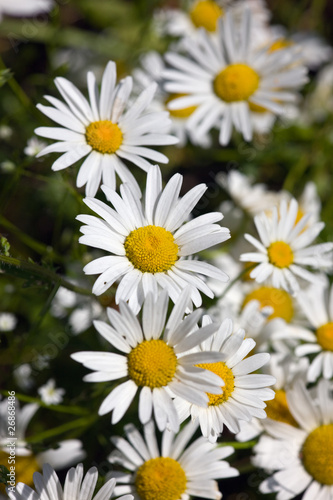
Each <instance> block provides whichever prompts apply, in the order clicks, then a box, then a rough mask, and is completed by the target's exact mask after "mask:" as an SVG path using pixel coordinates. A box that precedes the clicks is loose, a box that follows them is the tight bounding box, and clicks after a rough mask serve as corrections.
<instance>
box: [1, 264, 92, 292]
mask: <svg viewBox="0 0 333 500" xmlns="http://www.w3.org/2000/svg"><path fill="white" fill-rule="evenodd" d="M0 269H2V270H3V271H4V272H6V271H8V270H11V271H18V272H20V271H21V272H22V274H23V275H24V276H23V277H25V278H26V277H30V278H39V279H41V280H43V281H46V282H48V283H54V284H59V286H63V287H64V288H67V289H68V290H72V291H73V292H75V293H79V294H81V295H90V296H93V294H92V292H91V291H90V290H87V289H86V288H81V287H79V286H76V285H73V283H70V282H69V281H66V280H65V279H63V278H62V277H61V276H59V274H57V273H55V272H54V271H52V270H51V269H46V268H45V267H43V266H40V265H39V264H35V263H34V262H28V261H25V260H20V259H16V258H14V257H6V256H5V255H0ZM27 275H28V276H27Z"/></svg>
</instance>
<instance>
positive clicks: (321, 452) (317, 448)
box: [301, 424, 333, 485]
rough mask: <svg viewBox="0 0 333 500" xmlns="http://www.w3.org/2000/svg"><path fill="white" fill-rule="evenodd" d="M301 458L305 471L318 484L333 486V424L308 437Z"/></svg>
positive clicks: (320, 428)
mask: <svg viewBox="0 0 333 500" xmlns="http://www.w3.org/2000/svg"><path fill="white" fill-rule="evenodd" d="M301 458H302V461H303V465H304V468H305V470H306V471H307V472H308V473H309V474H310V476H312V477H313V478H314V479H315V480H316V481H317V482H318V483H320V484H326V485H333V424H329V425H322V426H320V427H317V429H315V430H314V431H312V432H311V433H310V434H309V435H308V437H307V438H306V440H305V442H304V444H303V448H302V452H301Z"/></svg>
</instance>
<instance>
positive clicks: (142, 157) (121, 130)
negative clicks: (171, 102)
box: [35, 61, 178, 196]
mask: <svg viewBox="0 0 333 500" xmlns="http://www.w3.org/2000/svg"><path fill="white" fill-rule="evenodd" d="M116 79H117V73H116V65H115V63H114V62H113V61H110V62H109V63H108V65H107V67H106V69H105V72H104V75H103V78H102V85H101V93H100V96H99V92H98V88H97V85H96V78H95V76H94V74H93V73H91V72H89V73H88V75H87V85H88V92H89V102H88V101H87V99H86V98H85V97H84V96H83V94H81V92H80V91H79V90H78V89H77V88H76V87H75V86H74V85H73V84H72V83H71V82H70V81H68V80H66V79H65V78H56V80H55V84H56V86H57V88H58V90H59V92H60V93H61V95H62V97H63V98H64V100H65V101H66V104H64V103H62V102H61V101H59V99H56V98H54V97H51V96H45V99H47V100H48V101H49V102H50V103H51V104H52V105H53V107H47V106H42V105H41V104H39V105H38V106H37V107H38V109H39V110H40V111H42V112H43V113H44V114H45V115H46V116H48V117H49V118H51V120H53V121H55V122H56V123H58V124H59V125H61V128H59V127H53V128H52V127H40V128H37V129H36V130H35V133H36V134H37V135H40V136H42V137H47V138H49V139H54V140H56V141H59V142H56V143H55V144H52V145H50V146H47V147H46V148H45V149H43V150H42V151H41V153H39V155H38V156H42V155H45V154H47V153H52V152H58V153H64V154H63V155H62V156H60V158H58V159H57V160H56V161H55V162H54V163H53V165H52V170H63V169H64V168H67V167H69V166H70V165H72V164H73V163H76V162H77V161H79V160H81V159H82V158H84V157H86V159H85V160H84V162H83V164H82V165H81V167H80V170H79V173H78V176H77V179H76V185H77V187H82V186H84V185H86V194H87V196H94V195H95V194H96V192H97V189H98V187H99V185H100V182H101V178H103V183H104V184H106V185H108V186H109V187H111V188H115V185H116V177H115V174H116V173H117V174H118V175H119V177H120V178H121V179H122V181H123V182H131V183H132V184H133V185H134V186H135V189H136V190H137V191H139V187H138V184H137V182H136V180H135V177H134V176H133V174H132V173H131V172H130V170H129V169H128V167H127V166H126V165H125V164H124V163H123V161H122V160H125V161H129V162H130V163H134V164H135V165H137V166H138V167H140V168H142V169H143V170H145V171H147V170H149V168H150V167H151V163H149V162H148V161H147V160H146V158H148V159H149V160H153V161H155V162H161V163H168V161H169V160H168V158H167V157H166V156H165V155H163V154H162V153H159V152H157V151H154V150H153V149H151V148H147V147H146V146H161V145H166V144H175V143H177V142H178V139H176V138H175V137H173V136H171V135H168V134H167V131H168V129H169V127H170V120H169V118H168V113H167V112H163V113H162V112H160V113H158V112H157V113H149V112H147V108H148V107H149V105H150V103H151V101H152V99H153V97H154V94H155V91H156V87H157V84H156V83H152V84H151V85H149V86H148V87H147V88H146V89H145V90H144V91H143V92H142V93H141V94H140V96H139V97H138V98H137V99H136V101H135V102H134V103H132V104H131V105H129V98H130V94H131V91H132V85H133V83H132V78H131V77H130V76H128V77H126V78H125V79H124V80H122V81H121V82H120V83H119V84H118V85H116Z"/></svg>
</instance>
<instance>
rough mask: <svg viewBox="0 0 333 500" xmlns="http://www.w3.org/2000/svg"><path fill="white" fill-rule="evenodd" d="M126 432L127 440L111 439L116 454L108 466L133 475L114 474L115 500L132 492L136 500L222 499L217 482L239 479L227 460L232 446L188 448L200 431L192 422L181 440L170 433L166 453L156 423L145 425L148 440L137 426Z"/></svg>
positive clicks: (199, 441)
mask: <svg viewBox="0 0 333 500" xmlns="http://www.w3.org/2000/svg"><path fill="white" fill-rule="evenodd" d="M124 430H125V433H126V437H127V439H128V441H126V440H125V439H124V438H122V437H114V438H112V439H111V441H112V442H113V443H114V445H115V446H116V448H117V450H115V451H114V452H113V453H111V455H110V456H109V461H110V462H111V463H112V464H120V465H122V466H123V467H124V468H125V469H126V470H127V471H128V472H124V473H122V472H111V475H112V476H114V477H116V478H117V486H116V488H115V490H114V495H115V496H118V495H121V494H123V493H132V494H133V496H134V499H135V500H155V499H158V500H170V499H171V498H172V499H174V500H189V499H190V497H191V498H192V496H193V497H201V498H212V499H214V500H219V499H220V498H221V497H222V494H221V493H220V491H219V489H218V484H217V480H218V479H224V478H227V477H234V476H238V475H239V473H238V471H237V469H234V468H233V467H230V465H229V463H228V462H226V461H225V460H223V459H224V458H226V457H228V456H229V455H231V454H232V453H233V451H234V449H233V448H232V447H231V446H223V447H220V448H217V447H216V446H215V445H214V444H211V443H208V442H207V440H206V439H205V438H203V437H201V438H199V439H196V440H195V441H193V442H192V443H191V444H190V445H189V442H190V440H191V438H192V436H193V435H194V433H195V431H196V430H197V425H195V424H193V423H192V422H190V423H189V424H187V425H186V426H185V427H184V428H183V429H182V430H181V432H180V433H179V434H178V435H175V433H174V432H172V431H169V430H165V431H164V433H163V436H162V442H161V451H160V450H159V445H158V442H157V439H156V434H155V427H154V424H153V422H152V421H150V422H149V423H147V424H146V425H144V428H143V436H141V434H140V433H139V431H138V430H137V429H136V428H135V426H134V425H133V424H129V425H127V426H125V428H124ZM121 483H123V484H121Z"/></svg>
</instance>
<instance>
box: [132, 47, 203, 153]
mask: <svg viewBox="0 0 333 500" xmlns="http://www.w3.org/2000/svg"><path fill="white" fill-rule="evenodd" d="M164 70H165V63H164V61H163V58H162V56H161V55H160V54H159V53H158V52H155V51H150V52H148V53H147V54H145V55H144V56H143V57H141V67H139V68H136V69H134V71H133V73H132V75H133V81H134V91H135V87H137V88H138V89H140V92H141V91H142V90H143V89H145V88H146V87H148V85H150V84H151V83H152V82H156V83H158V89H157V91H156V93H155V97H154V100H153V101H152V103H151V111H165V110H167V105H168V103H169V102H171V101H172V100H173V99H176V98H177V97H181V95H180V94H170V93H168V92H165V91H164V90H163V85H164V79H163V77H162V74H163V71H164ZM195 109H196V107H195V106H190V107H188V108H183V109H174V110H168V111H169V113H170V120H171V122H172V125H171V129H170V132H171V133H172V134H174V135H175V136H176V137H177V139H178V140H179V142H178V144H177V147H180V148H181V147H184V146H185V144H186V142H187V139H190V141H191V142H192V143H193V144H195V145H199V146H201V147H204V148H207V147H209V146H210V144H211V140H210V137H209V135H205V136H201V137H196V136H195V135H193V134H191V133H190V131H188V130H186V122H187V119H188V117H189V116H191V114H192V113H193V112H194V111H195Z"/></svg>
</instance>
